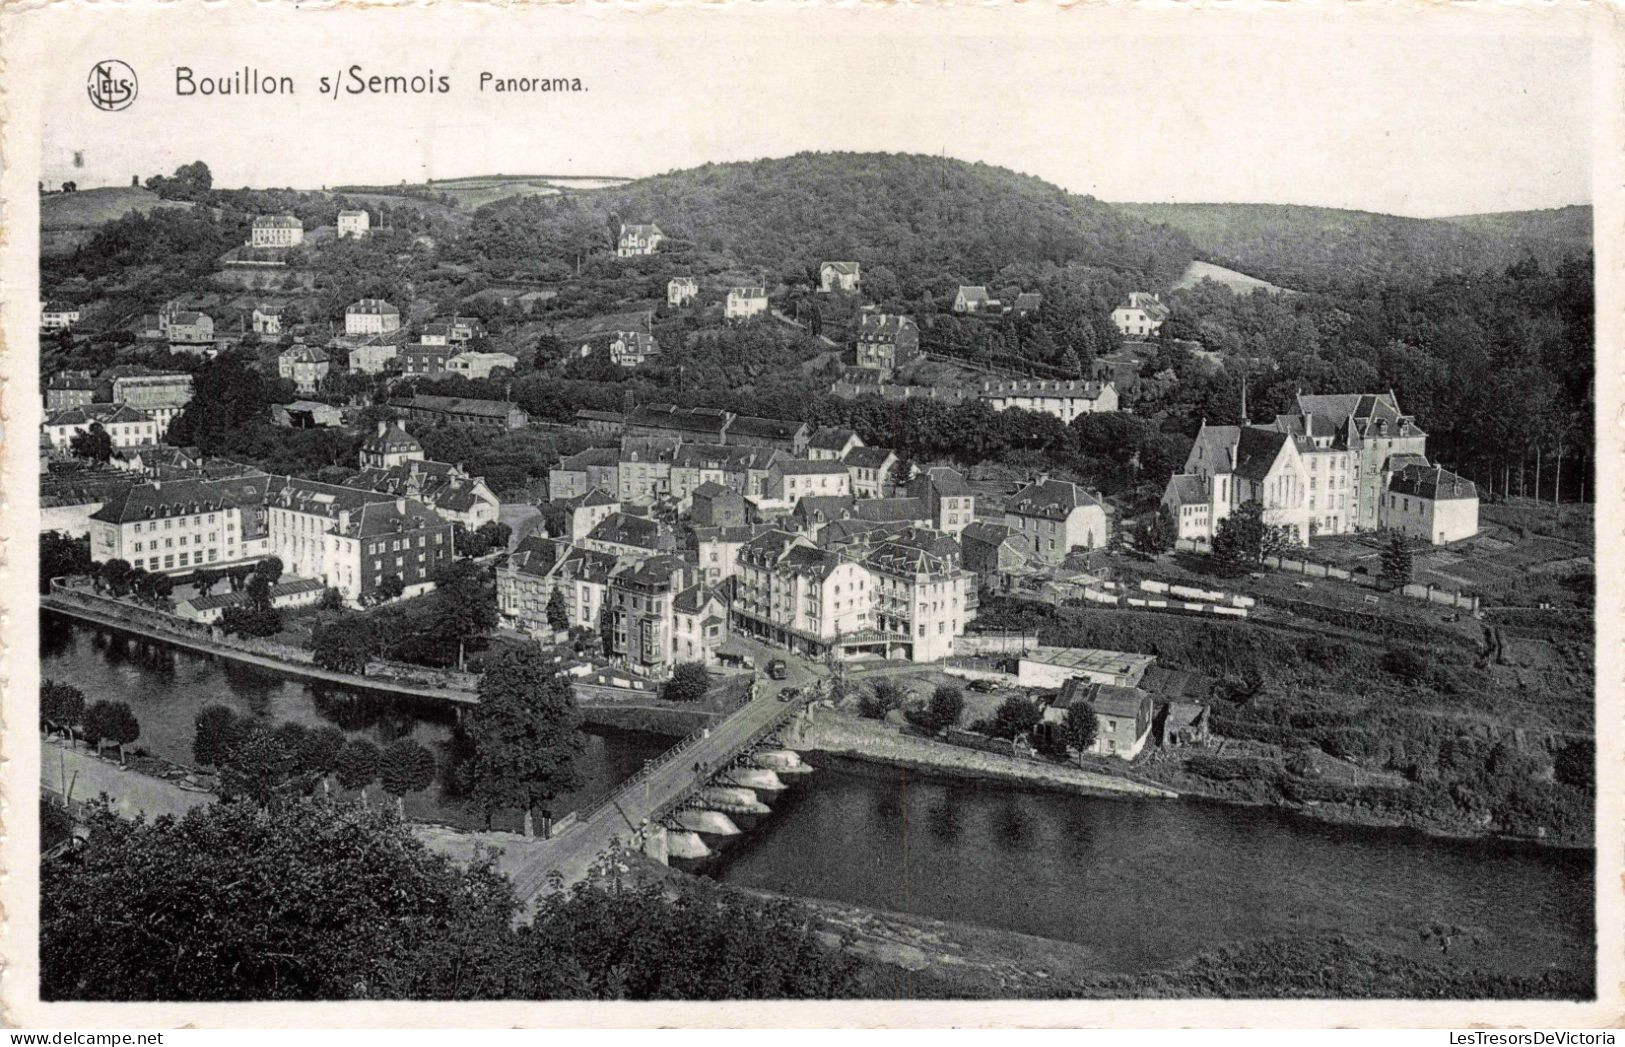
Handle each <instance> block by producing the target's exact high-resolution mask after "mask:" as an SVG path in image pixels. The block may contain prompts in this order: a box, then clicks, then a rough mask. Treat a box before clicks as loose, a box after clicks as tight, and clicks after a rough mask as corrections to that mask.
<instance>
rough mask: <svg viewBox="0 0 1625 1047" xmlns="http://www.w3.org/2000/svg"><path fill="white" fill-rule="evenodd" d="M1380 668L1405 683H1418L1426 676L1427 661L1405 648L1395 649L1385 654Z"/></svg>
mask: <svg viewBox="0 0 1625 1047" xmlns="http://www.w3.org/2000/svg"><path fill="white" fill-rule="evenodd" d="M1382 668H1383V671H1385V672H1387V673H1389V674H1390V675H1393V676H1396V677H1398V678H1399V679H1401V680H1404V681H1405V682H1406V683H1420V682H1421V681H1422V679H1423V678H1424V677H1426V676H1427V674H1428V663H1427V659H1426V658H1424V657H1422V656H1421V655H1420V654H1418V653H1417V652H1415V651H1413V650H1411V649H1409V648H1407V647H1395V648H1393V649H1391V650H1389V651H1388V652H1387V653H1385V654H1384V655H1383V656H1382Z"/></svg>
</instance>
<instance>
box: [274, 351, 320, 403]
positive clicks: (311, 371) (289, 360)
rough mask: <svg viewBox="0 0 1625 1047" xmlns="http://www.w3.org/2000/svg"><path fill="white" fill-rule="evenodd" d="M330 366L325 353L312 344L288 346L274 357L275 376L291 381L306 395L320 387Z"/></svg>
mask: <svg viewBox="0 0 1625 1047" xmlns="http://www.w3.org/2000/svg"><path fill="white" fill-rule="evenodd" d="M332 366H333V362H332V360H330V359H328V356H327V353H325V352H324V351H322V349H320V348H319V347H317V346H314V345H294V346H289V347H288V348H287V349H284V350H283V351H282V352H281V353H279V354H278V355H277V358H276V373H277V376H278V377H279V378H286V379H288V380H289V381H291V382H293V384H294V388H296V389H298V390H299V391H300V392H301V393H305V394H307V395H308V394H310V393H314V392H315V391H316V390H317V388H318V387H320V385H321V384H322V379H323V378H326V377H327V372H328V371H329V370H330V369H331V368H332Z"/></svg>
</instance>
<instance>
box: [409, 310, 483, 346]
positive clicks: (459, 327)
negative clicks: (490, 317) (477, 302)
mask: <svg viewBox="0 0 1625 1047" xmlns="http://www.w3.org/2000/svg"><path fill="white" fill-rule="evenodd" d="M484 333H485V325H484V324H482V323H480V322H479V320H477V319H475V318H473V317H471V316H455V315H454V316H453V317H452V318H451V319H450V320H436V321H434V322H432V323H427V324H424V325H423V332H422V334H421V335H420V336H419V338H418V341H420V342H422V343H423V344H424V345H454V346H460V345H465V344H467V343H468V342H472V341H473V340H474V339H476V338H478V337H480V336H481V335H483V334H484Z"/></svg>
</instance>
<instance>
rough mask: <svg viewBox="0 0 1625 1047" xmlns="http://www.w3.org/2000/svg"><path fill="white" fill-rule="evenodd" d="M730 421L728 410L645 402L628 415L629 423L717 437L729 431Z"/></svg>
mask: <svg viewBox="0 0 1625 1047" xmlns="http://www.w3.org/2000/svg"><path fill="white" fill-rule="evenodd" d="M729 421H730V416H729V415H728V413H727V412H726V411H718V410H715V409H711V408H704V407H696V408H693V409H685V408H681V407H673V406H672V405H671V404H645V405H643V406H642V407H638V408H634V409H633V411H632V413H630V414H628V415H627V416H626V423H627V424H628V425H641V426H644V427H646V428H651V429H673V430H676V431H679V432H690V433H704V434H706V435H708V436H712V437H716V438H720V437H721V436H722V434H723V433H725V432H727V430H728V422H729Z"/></svg>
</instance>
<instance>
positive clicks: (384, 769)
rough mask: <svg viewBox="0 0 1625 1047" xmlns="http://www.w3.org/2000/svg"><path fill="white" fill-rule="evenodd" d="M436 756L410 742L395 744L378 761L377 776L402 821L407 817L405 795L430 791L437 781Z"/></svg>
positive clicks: (409, 740) (408, 740) (397, 742)
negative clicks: (435, 776)
mask: <svg viewBox="0 0 1625 1047" xmlns="http://www.w3.org/2000/svg"><path fill="white" fill-rule="evenodd" d="M434 772H435V761H434V753H432V752H430V751H429V750H427V749H425V748H424V747H423V746H422V745H419V744H418V743H417V742H416V741H414V740H413V739H411V738H402V739H400V740H399V741H396V742H392V743H391V744H390V745H389V746H388V747H387V748H385V749H384V752H383V755H382V756H381V757H380V758H379V761H378V776H379V780H380V781H381V782H382V783H383V786H384V791H385V792H387V793H389V794H390V795H391V796H393V797H395V804H396V807H397V809H398V810H399V811H400V814H401V817H403V818H404V817H406V794H407V793H411V792H417V791H418V790H419V789H427V788H428V787H429V785H430V783H432V782H433V781H434Z"/></svg>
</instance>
